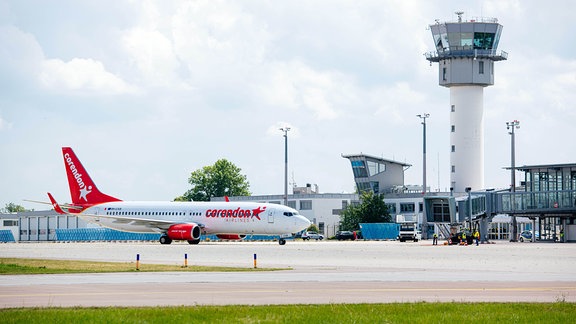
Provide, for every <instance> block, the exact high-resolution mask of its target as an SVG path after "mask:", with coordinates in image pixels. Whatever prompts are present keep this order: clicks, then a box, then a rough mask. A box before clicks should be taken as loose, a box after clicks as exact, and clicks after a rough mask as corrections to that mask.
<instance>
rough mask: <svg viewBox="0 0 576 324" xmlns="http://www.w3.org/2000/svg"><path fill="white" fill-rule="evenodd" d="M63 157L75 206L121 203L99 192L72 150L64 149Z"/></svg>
mask: <svg viewBox="0 0 576 324" xmlns="http://www.w3.org/2000/svg"><path fill="white" fill-rule="evenodd" d="M62 156H63V157H64V166H65V167H66V175H67V176H68V185H69V186H70V197H71V198H72V204H74V205H84V206H85V205H95V204H99V203H104V202H110V201H120V199H118V198H114V197H111V196H108V195H106V194H103V193H101V192H100V190H98V188H97V187H96V185H95V184H94V182H93V181H92V179H91V178H90V176H89V175H88V172H86V169H84V166H83V165H82V163H80V160H79V159H78V157H76V154H74V151H72V148H70V147H63V148H62Z"/></svg>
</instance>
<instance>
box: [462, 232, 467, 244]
mask: <svg viewBox="0 0 576 324" xmlns="http://www.w3.org/2000/svg"><path fill="white" fill-rule="evenodd" d="M462 242H463V243H464V245H468V241H466V231H463V232H462Z"/></svg>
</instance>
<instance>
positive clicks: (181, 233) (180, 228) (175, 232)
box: [166, 223, 201, 241]
mask: <svg viewBox="0 0 576 324" xmlns="http://www.w3.org/2000/svg"><path fill="white" fill-rule="evenodd" d="M200 232H201V231H200V226H198V224H194V223H189V224H176V225H172V226H170V228H169V229H168V231H167V232H166V235H168V237H169V238H171V239H173V240H185V241H188V240H198V239H200Z"/></svg>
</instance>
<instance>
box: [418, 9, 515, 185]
mask: <svg viewBox="0 0 576 324" xmlns="http://www.w3.org/2000/svg"><path fill="white" fill-rule="evenodd" d="M456 14H457V15H458V21H457V22H444V23H441V22H439V21H438V20H436V23H435V24H433V25H430V30H431V31H432V37H433V38H434V45H435V46H436V51H434V52H429V53H426V54H425V56H426V59H427V60H428V61H430V65H432V62H435V63H438V83H439V84H440V85H441V86H443V87H447V88H450V187H451V188H452V189H453V190H454V191H455V192H464V191H465V189H466V188H467V187H469V188H471V189H472V190H481V189H484V122H483V110H484V98H483V96H484V87H487V86H490V85H493V84H494V62H496V61H502V60H506V59H507V57H508V53H506V52H504V51H500V52H497V48H498V42H499V40H500V34H501V33H502V25H500V24H498V19H496V18H479V19H473V20H469V21H463V20H462V15H463V14H464V13H463V12H456Z"/></svg>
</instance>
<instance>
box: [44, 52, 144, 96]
mask: <svg viewBox="0 0 576 324" xmlns="http://www.w3.org/2000/svg"><path fill="white" fill-rule="evenodd" d="M39 79H40V81H41V82H42V84H43V85H44V86H45V87H47V88H48V89H51V90H54V91H56V92H68V91H71V92H72V93H82V94H91V95H95V94H104V95H115V94H136V93H138V92H139V90H138V89H137V88H136V87H134V86H131V85H129V84H127V83H126V82H124V81H123V80H122V79H120V78H119V77H117V76H115V75H114V74H112V73H110V72H108V71H106V69H105V68H104V65H103V64H102V63H101V62H98V61H95V60H93V59H80V58H74V59H72V60H71V61H69V62H64V61H62V60H59V59H49V60H45V61H44V62H43V64H42V72H41V73H40V75H39Z"/></svg>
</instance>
